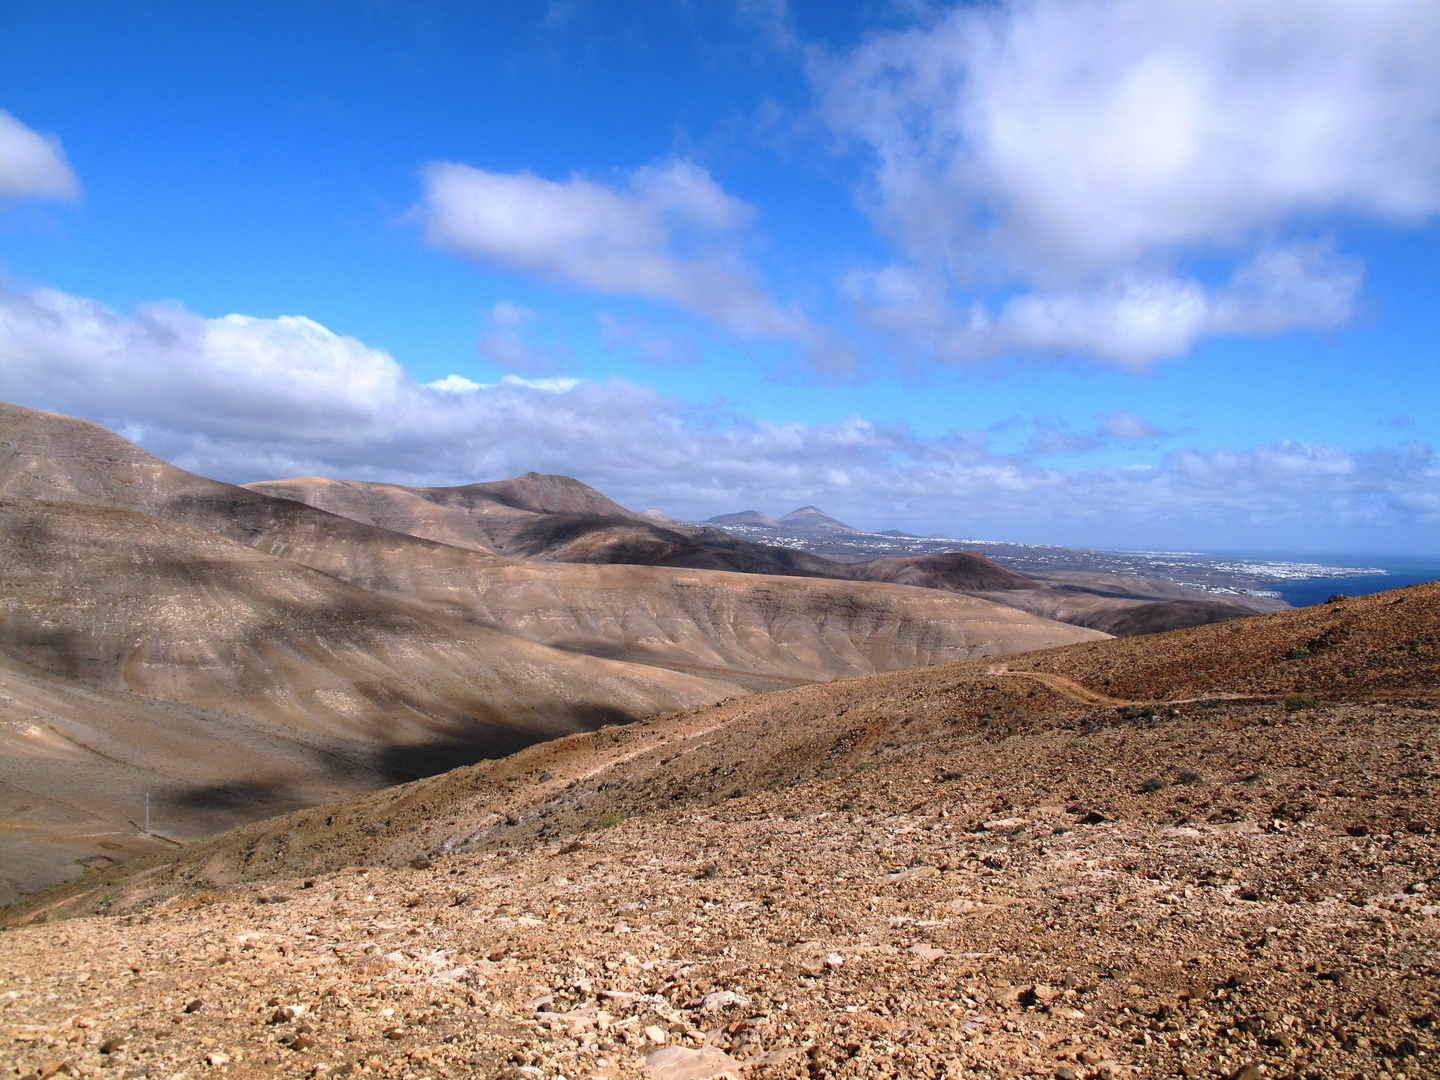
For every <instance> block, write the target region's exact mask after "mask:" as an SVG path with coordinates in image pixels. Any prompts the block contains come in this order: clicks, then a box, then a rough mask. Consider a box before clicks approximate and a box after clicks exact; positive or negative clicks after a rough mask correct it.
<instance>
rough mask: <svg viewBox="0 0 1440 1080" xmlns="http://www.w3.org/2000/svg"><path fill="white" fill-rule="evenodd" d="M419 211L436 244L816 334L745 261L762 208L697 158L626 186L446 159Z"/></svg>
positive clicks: (735, 326)
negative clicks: (743, 245)
mask: <svg viewBox="0 0 1440 1080" xmlns="http://www.w3.org/2000/svg"><path fill="white" fill-rule="evenodd" d="M423 175H424V180H425V193H424V198H423V200H422V203H421V205H420V207H419V210H418V213H419V216H420V219H421V220H422V222H423V223H424V228H425V236H426V239H427V240H428V241H429V242H430V243H431V244H434V245H435V246H436V247H442V248H448V249H450V250H452V251H456V252H459V253H460V254H463V255H468V256H470V257H472V258H476V259H483V260H485V261H488V262H492V263H495V264H498V265H500V266H503V267H506V268H508V269H512V270H520V271H524V272H527V273H531V274H536V275H539V276H540V277H542V278H545V279H547V280H549V281H555V282H561V283H565V284H569V285H577V286H580V287H581V288H584V289H587V290H590V291H592V292H597V293H602V294H606V295H610V296H636V297H644V298H646V299H650V300H658V301H662V302H664V303H669V304H674V305H676V306H677V307H680V308H682V309H684V310H686V311H689V312H693V313H695V314H698V315H700V316H702V317H704V318H706V319H708V320H710V321H711V322H713V323H715V324H716V325H718V326H721V327H723V328H724V329H726V330H728V331H730V332H731V333H734V334H737V335H739V336H740V337H743V338H750V337H756V336H760V337H781V338H796V339H800V340H808V338H809V337H810V335H811V333H812V331H811V330H810V328H809V327H808V325H807V324H806V322H805V320H804V318H803V317H802V316H800V315H799V314H798V313H797V312H795V311H791V310H784V309H782V308H781V307H780V305H778V304H777V303H776V302H775V300H774V299H772V298H771V297H770V296H769V295H768V294H767V293H766V292H765V290H764V289H763V288H762V287H761V286H760V284H759V283H758V279H757V275H756V273H755V271H754V268H753V267H752V266H751V265H750V264H749V263H748V262H747V261H746V260H745V259H744V257H743V254H742V253H741V250H740V246H739V238H740V232H741V231H742V230H743V229H744V227H745V226H747V225H748V224H749V223H750V221H751V220H752V219H753V217H754V210H753V208H752V207H750V206H749V205H747V204H746V203H744V202H742V201H741V200H739V199H737V198H735V197H734V196H733V195H729V194H727V193H726V192H725V191H724V190H722V189H721V187H720V185H719V184H717V183H716V182H715V181H714V179H713V178H712V177H711V176H710V174H709V173H708V172H706V171H705V170H704V169H702V168H701V167H700V166H698V165H695V164H693V163H692V162H688V161H673V162H670V163H669V164H667V165H664V166H647V167H645V168H642V169H637V170H636V171H635V172H633V173H631V174H630V175H629V177H628V178H627V179H626V182H625V183H624V184H623V185H622V186H620V187H618V188H611V187H606V186H605V185H603V184H599V183H596V182H595V181H593V180H587V179H585V178H583V177H571V178H570V179H568V180H564V181H559V182H557V181H553V180H546V179H543V178H542V177H538V176H534V175H531V174H529V173H495V172H487V171H485V170H484V169H476V168H472V167H470V166H468V165H460V164H454V163H451V162H436V163H433V164H431V165H428V166H426V168H425V170H424V174H423Z"/></svg>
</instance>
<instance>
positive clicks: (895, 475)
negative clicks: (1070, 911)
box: [0, 290, 1440, 550]
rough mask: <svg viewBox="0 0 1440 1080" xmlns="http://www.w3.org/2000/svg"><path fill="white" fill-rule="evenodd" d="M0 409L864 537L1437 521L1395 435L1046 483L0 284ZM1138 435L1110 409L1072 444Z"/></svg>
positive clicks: (187, 456)
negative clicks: (797, 515) (1372, 446)
mask: <svg viewBox="0 0 1440 1080" xmlns="http://www.w3.org/2000/svg"><path fill="white" fill-rule="evenodd" d="M0 398H3V399H5V400H8V401H14V402H18V403H21V404H26V405H31V406H35V407H38V408H46V409H52V410H56V411H60V412H65V413H70V414H75V415H80V416H86V417H89V418H92V419H95V420H98V421H100V422H102V423H105V424H107V425H109V426H111V427H113V428H116V429H118V430H121V431H122V432H124V433H125V434H126V435H127V436H128V437H130V438H133V439H136V440H137V441H139V442H140V443H142V445H144V446H146V447H147V448H148V449H150V450H152V451H153V452H155V453H157V454H159V455H161V456H162V457H165V458H167V459H169V460H172V461H175V462H176V463H177V464H180V465H182V466H184V467H186V468H189V469H193V470H195V471H197V472H200V473H204V474H207V475H211V476H217V477H220V478H222V479H229V480H237V481H243V480H252V479H265V478H273V477H279V476H294V475H305V474H319V475H328V476H335V477H345V478H355V479H377V480H389V481H393V482H399V483H416V484H436V483H439V484H457V483H465V482H470V481H474V480H480V479H495V478H499V477H504V476H513V475H516V474H519V473H523V472H526V471H528V470H531V469H536V470H539V471H542V472H560V473H567V474H570V475H577V476H579V477H580V478H581V479H583V480H585V481H587V482H588V483H591V484H594V485H596V486H597V487H599V488H600V489H601V490H603V491H605V492H606V493H607V494H609V495H611V496H612V497H614V498H616V499H618V500H619V501H620V502H621V503H623V504H626V505H631V506H650V505H659V506H661V507H663V508H665V510H666V512H667V513H670V514H672V516H680V517H701V518H703V517H709V516H710V515H711V514H714V513H718V512H722V511H727V510H735V509H742V508H745V507H749V506H763V507H770V508H773V509H775V510H777V511H780V510H783V509H788V508H790V507H793V506H800V505H803V504H805V503H815V504H817V505H820V506H822V507H824V508H825V509H826V510H827V511H829V512H831V513H835V514H837V515H838V516H840V517H842V518H844V519H847V520H852V521H853V522H854V523H856V524H859V525H862V526H868V527H873V528H886V527H901V528H907V529H908V530H909V531H914V532H948V533H950V534H952V535H954V534H956V533H959V534H961V535H967V534H968V535H971V536H974V535H981V536H984V535H990V536H992V537H993V536H998V537H1004V538H1014V539H1029V540H1037V539H1048V540H1054V541H1065V542H1070V543H1093V544H1101V543H1110V544H1115V545H1120V546H1132V547H1133V546H1136V545H1150V546H1155V545H1172V546H1173V545H1174V544H1177V543H1182V544H1186V545H1191V546H1193V545H1198V544H1204V543H1207V542H1208V543H1210V544H1211V545H1213V546H1224V547H1230V548H1234V547H1243V546H1245V545H1247V544H1249V545H1252V546H1264V547H1269V548H1273V547H1276V546H1277V545H1281V544H1284V543H1287V542H1288V543H1290V544H1291V546H1305V547H1313V546H1314V545H1315V544H1317V543H1320V542H1322V541H1323V540H1324V539H1325V538H1332V537H1341V538H1344V539H1335V540H1333V541H1332V543H1334V544H1337V545H1341V544H1344V543H1360V544H1363V543H1366V542H1367V538H1368V542H1370V543H1372V544H1373V543H1382V544H1385V545H1393V544H1397V543H1402V542H1408V543H1410V544H1412V545H1415V546H1420V545H1426V544H1429V543H1430V542H1431V540H1433V535H1434V529H1435V527H1436V525H1437V524H1440V458H1437V456H1436V455H1435V454H1434V453H1433V452H1432V451H1431V450H1430V449H1429V448H1428V447H1425V446H1420V445H1417V444H1409V445H1407V446H1405V447H1402V448H1401V449H1398V450H1376V451H1370V452H1365V453H1357V452H1353V451H1347V450H1342V449H1340V448H1337V447H1331V446H1319V445H1314V444H1306V443H1293V442H1288V443H1277V444H1273V445H1268V446H1262V447H1255V448H1252V449H1249V450H1219V451H1198V450H1182V451H1177V452H1175V453H1172V454H1169V455H1168V456H1166V457H1164V458H1163V459H1160V460H1158V461H1156V462H1152V463H1147V464H1146V467H1143V468H1133V467H1126V468H1090V469H1058V468H1053V467H1047V466H1042V465H1040V464H1037V463H1036V462H1035V461H1034V460H1032V459H1030V458H1027V457H1025V456H1021V455H1009V454H997V453H994V452H992V451H991V450H990V449H989V448H988V446H987V444H986V441H985V440H984V438H983V437H980V436H974V435H967V434H961V433H951V434H948V435H945V436H942V437H938V438H925V437H921V436H918V435H916V434H915V433H914V432H913V431H912V430H910V429H909V428H908V427H907V426H905V425H903V424H878V423H873V422H870V421H866V420H864V419H861V418H858V417H856V418H852V419H850V420H847V421H844V422H842V423H834V424H800V423H790V424H780V425H776V424H767V423H762V422H757V421H753V420H749V419H747V418H745V417H737V416H733V415H725V414H715V413H714V412H711V411H708V410H706V409H703V408H701V407H698V406H695V405H691V404H687V403H685V402H681V401H677V400H675V399H672V398H666V397H663V396H661V395H659V394H656V393H655V392H653V391H652V390H649V389H647V388H645V387H641V386H636V385H634V384H633V383H628V382H625V381H623V380H611V381H610V382H608V383H603V384H599V383H593V382H589V381H583V380H576V379H573V378H565V377H557V378H549V379H525V378H522V377H520V376H518V375H506V376H505V377H504V378H502V379H501V380H500V381H499V382H498V383H492V384H483V383H477V382H474V381H473V380H470V379H466V378H464V377H463V376H459V375H450V376H447V377H445V378H443V379H439V380H436V381H435V382H434V383H431V384H429V385H420V384H417V383H415V382H413V381H412V380H411V379H410V378H409V377H408V376H407V375H406V374H405V372H404V370H403V369H402V368H401V367H400V365H399V364H398V363H397V362H396V361H395V360H394V358H392V357H391V356H390V355H389V354H387V353H386V352H384V351H383V350H380V349H374V348H370V347H368V346H366V345H364V344H363V343H362V342H359V341H357V340H355V339H354V338H350V337H345V336H343V335H339V334H335V333H333V332H331V331H330V330H328V329H326V328H325V327H323V326H321V325H319V324H317V323H315V322H313V321H311V320H309V319H305V318H299V317H286V318H280V319H257V318H251V317H248V316H241V315H230V316H226V317H224V318H219V319H205V318H201V317H200V316H197V315H195V314H193V313H191V312H188V311H186V310H184V309H183V308H180V307H179V306H176V305H153V306H148V307H145V308H142V309H141V310H140V311H138V312H137V313H136V314H135V315H133V316H128V317H127V316H123V315H120V314H118V313H117V312H115V311H113V310H111V309H109V308H107V307H105V306H104V305H102V304H99V303H96V302H94V301H91V300H85V299H81V298H77V297H74V296H70V295H67V294H65V293H61V292H56V291H53V290H43V291H36V292H29V293H15V292H0ZM1155 430H1156V429H1154V428H1153V425H1149V424H1147V422H1146V421H1144V420H1143V419H1142V418H1140V417H1137V416H1134V415H1133V414H1125V413H1116V414H1110V415H1109V416H1107V417H1102V418H1100V428H1099V430H1098V431H1097V433H1096V434H1095V435H1094V436H1081V437H1082V438H1105V439H1111V440H1131V441H1133V440H1138V439H1145V438H1150V437H1152V435H1151V433H1152V432H1153V431H1155ZM1346 530H1350V531H1349V532H1346ZM1367 530H1368V531H1367ZM1350 537H1356V538H1358V539H1353V540H1352V539H1349V538H1350ZM1407 538H1409V539H1408V540H1407ZM1352 550H1353V548H1352Z"/></svg>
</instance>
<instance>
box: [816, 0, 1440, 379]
mask: <svg viewBox="0 0 1440 1080" xmlns="http://www.w3.org/2000/svg"><path fill="white" fill-rule="evenodd" d="M1436 55H1440V7H1437V6H1436V5H1435V4H1433V3H1430V2H1428V0H1373V2H1363V3H1362V2H1357V0H1316V2H1315V3H1309V4H1257V3H1253V2H1251V0H1215V2H1213V3H1207V4H1203V5H1196V4H1193V3H1190V2H1188V0H1063V2H1062V0H1010V2H1006V3H1000V4H997V5H976V6H968V5H967V6H964V7H959V8H956V9H954V10H952V11H950V12H948V13H946V14H944V15H942V16H940V17H938V18H936V19H934V21H933V22H931V23H930V24H928V25H926V26H923V27H920V28H916V29H910V30H906V31H899V32H891V33H883V34H879V35H876V36H873V37H872V38H870V39H868V40H867V41H866V42H865V43H864V44H862V45H861V46H860V47H859V48H857V49H856V50H855V51H854V52H852V53H851V54H849V55H847V56H844V57H840V58H835V59H829V60H820V61H817V62H816V63H815V65H814V68H813V74H814V78H815V81H816V84H817V87H818V89H819V91H820V94H821V100H822V103H823V104H822V107H823V109H824V111H825V113H826V115H827V117H828V119H829V120H830V122H831V123H832V124H833V125H834V126H835V128H836V129H837V130H839V131H840V132H842V133H844V134H845V135H847V136H848V137H851V138H853V139H855V140H857V141H858V143H859V144H860V145H862V146H863V147H865V148H866V150H867V151H868V154H869V158H870V161H871V163H872V169H871V174H870V175H871V179H870V183H869V185H868V186H867V188H866V190H865V192H864V196H863V204H864V206H865V208H866V209H867V211H868V212H870V213H871V214H872V216H873V218H874V220H875V221H876V223H877V225H878V227H879V229H880V230H881V232H882V234H883V235H884V236H885V237H886V238H887V239H888V240H889V241H890V242H891V243H892V244H893V245H894V247H895V248H896V250H897V255H898V258H897V261H896V264H895V265H894V266H892V267H890V268H888V269H886V270H882V271H880V272H878V273H873V274H869V275H859V276H857V278H856V279H855V281H854V282H852V289H853V291H854V293H855V295H856V298H857V301H858V302H859V303H860V307H861V311H862V314H864V315H865V316H866V317H867V318H869V319H870V320H872V321H873V322H874V323H875V324H876V325H877V326H880V327H881V328H883V329H886V330H888V331H890V332H892V333H894V334H895V335H896V337H897V339H899V340H901V341H902V342H904V343H907V344H908V345H909V346H910V347H911V348H912V349H913V350H915V351H919V352H926V353H931V354H934V355H937V356H939V357H940V358H942V359H948V360H958V359H968V358H972V357H980V356H988V355H993V354H995V353H998V352H1009V351H1017V350H1018V351H1023V352H1038V353H1056V352H1059V353H1064V352H1083V353H1088V354H1090V355H1093V356H1095V357H1098V358H1100V359H1102V360H1107V361H1111V362H1115V363H1120V364H1123V365H1126V366H1131V367H1138V366H1142V365H1144V364H1146V363H1148V362H1150V361H1152V360H1154V359H1157V358H1159V357H1164V356H1174V355H1178V354H1180V353H1183V352H1184V351H1185V350H1186V349H1188V348H1189V346H1190V345H1191V344H1192V343H1193V342H1194V341H1196V340H1197V339H1198V338H1200V337H1203V336H1206V335H1210V334H1217V333H1244V334H1254V333H1273V332H1278V331H1282V330H1287V329H1291V328H1296V327H1316V326H1322V327H1323V326H1331V325H1335V324H1337V323H1340V322H1343V321H1345V320H1346V319H1347V318H1349V316H1350V313H1351V310H1352V308H1353V303H1354V297H1355V294H1356V291H1357V289H1358V288H1359V284H1360V272H1359V268H1358V267H1357V266H1355V265H1354V264H1352V263H1348V262H1346V261H1344V260H1338V259H1335V258H1334V257H1333V256H1330V255H1328V254H1327V253H1326V252H1325V251H1324V250H1323V249H1321V248H1316V247H1313V246H1310V247H1306V246H1304V245H1303V244H1300V243H1298V242H1297V238H1301V239H1303V236H1304V230H1305V228H1306V227H1307V226H1306V223H1307V222H1313V221H1315V220H1316V219H1317V218H1322V217H1324V216H1325V215H1332V214H1348V215H1358V216H1360V217H1366V218H1372V219H1377V220H1380V221H1383V222H1387V223H1391V224H1396V225H1400V226H1404V225H1409V224H1414V223H1416V222H1419V221H1421V220H1423V219H1425V218H1427V217H1429V216H1430V215H1433V214H1435V213H1436V212H1437V210H1440V137H1437V127H1440V65H1437V64H1435V62H1434V57H1435V56H1436ZM1217 255H1221V256H1228V257H1229V258H1231V259H1233V260H1234V261H1235V262H1236V263H1237V264H1238V265H1239V269H1237V270H1236V272H1235V274H1234V276H1233V277H1232V279H1231V280H1230V282H1229V283H1228V284H1224V285H1216V284H1210V283H1202V282H1201V281H1199V280H1197V279H1195V278H1193V277H1190V276H1187V275H1185V274H1182V273H1178V272H1177V271H1176V269H1175V268H1176V266H1177V265H1179V264H1181V263H1182V262H1183V261H1184V260H1185V259H1186V258H1188V257H1191V256H1200V257H1206V258H1211V259H1213V258H1215V257H1216V256H1217ZM1017 286H1018V287H1019V293H1018V295H1011V294H1013V293H1015V291H1016V287H1017ZM995 293H999V294H1001V295H1002V296H1010V298H1009V299H1006V300H1001V301H999V302H995V303H991V304H986V303H985V302H984V301H985V300H986V298H987V297H988V296H991V295H994V294H995Z"/></svg>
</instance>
